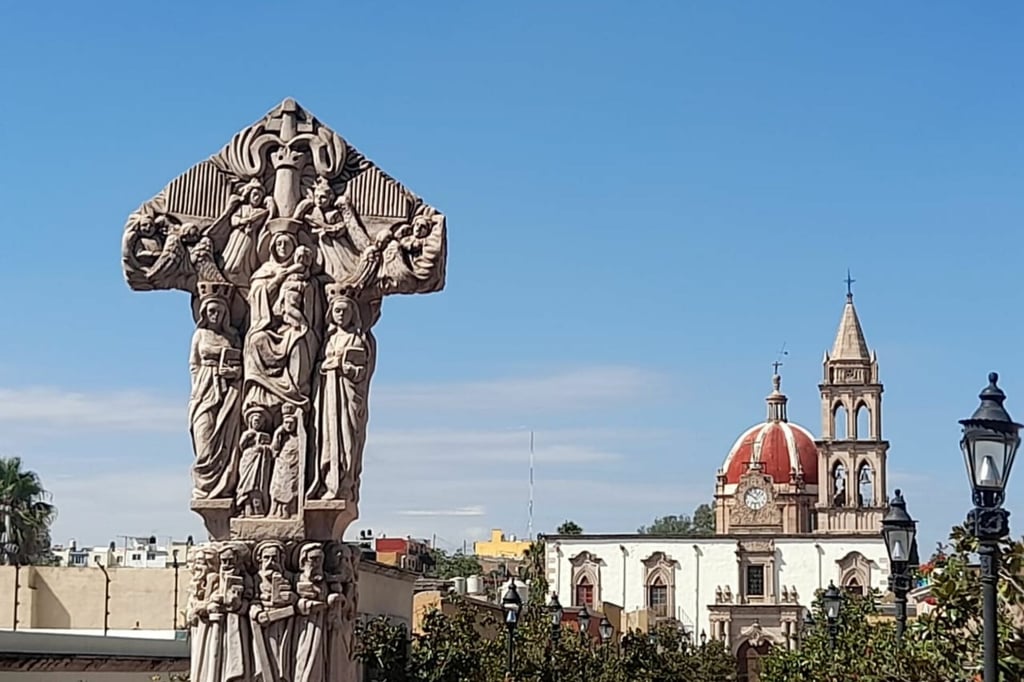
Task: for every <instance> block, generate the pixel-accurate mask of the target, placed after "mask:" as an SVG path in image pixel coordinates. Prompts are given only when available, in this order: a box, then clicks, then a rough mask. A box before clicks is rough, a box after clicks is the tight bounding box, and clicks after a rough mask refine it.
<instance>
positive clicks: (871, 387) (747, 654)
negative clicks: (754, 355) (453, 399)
mask: <svg viewBox="0 0 1024 682" xmlns="http://www.w3.org/2000/svg"><path fill="white" fill-rule="evenodd" d="M780 388H781V379H780V377H779V376H778V374H776V375H775V376H774V377H773V390H772V392H771V394H770V395H769V396H768V397H767V400H766V402H767V412H768V414H767V418H766V420H765V421H763V422H761V423H759V424H757V425H756V426H753V427H751V428H749V429H747V430H746V431H744V432H743V433H742V434H741V435H740V437H739V438H738V439H737V440H736V443H735V444H734V445H733V447H732V448H731V450H730V451H729V453H728V454H727V456H726V457H725V461H724V463H723V465H722V468H721V469H720V470H719V472H718V476H717V481H716V483H715V522H716V533H717V534H716V535H715V536H713V537H658V536H645V535H578V536H569V535H557V536H548V537H547V538H546V540H547V543H546V551H547V565H548V579H549V581H550V582H551V585H552V589H553V590H555V591H556V592H557V594H559V595H560V600H561V602H562V604H563V605H565V606H575V607H578V606H581V605H584V604H585V605H587V607H588V608H598V609H599V608H600V607H601V605H602V604H603V603H606V602H607V603H611V604H616V605H619V606H621V607H622V609H623V611H624V613H625V614H627V618H628V617H629V614H632V613H637V612H642V611H646V613H647V616H648V618H647V622H651V621H654V622H657V621H658V620H669V621H674V622H676V623H678V624H680V625H681V626H682V627H684V628H686V629H687V630H689V631H690V632H692V633H695V634H696V633H700V632H705V633H706V634H707V636H708V637H714V638H716V639H720V640H723V641H725V642H727V643H728V644H729V645H730V646H731V648H732V650H733V651H734V652H735V653H737V655H738V656H739V659H740V668H741V679H751V680H753V679H756V673H754V672H753V671H754V670H755V669H756V665H755V664H754V663H753V662H754V661H755V660H756V658H757V657H759V656H760V655H763V654H764V653H765V651H766V650H767V649H768V647H770V646H794V645H795V644H796V638H797V637H798V634H799V628H800V626H801V623H802V621H803V617H804V612H805V607H806V606H807V605H808V604H810V603H811V602H812V601H813V600H814V597H815V593H816V591H817V590H819V589H824V588H826V587H828V585H829V583H830V582H834V583H835V584H836V585H837V586H841V587H843V588H845V589H847V590H851V591H856V592H863V591H864V590H865V589H870V588H879V589H882V590H884V589H885V588H886V585H887V578H888V558H887V553H886V549H885V544H884V542H883V541H882V538H881V535H880V530H881V525H880V522H881V519H882V517H883V515H884V514H885V512H886V508H887V503H888V497H887V495H886V459H887V453H888V447H889V446H888V443H887V442H886V441H885V440H883V438H882V417H881V407H882V390H883V387H882V384H881V383H880V382H879V379H878V362H877V359H876V357H875V355H874V353H872V352H870V351H869V350H868V346H867V343H866V342H865V339H864V333H863V331H862V329H861V325H860V321H859V319H858V317H857V312H856V310H855V308H854V305H853V296H852V294H849V293H848V294H847V299H846V305H845V308H844V310H843V316H842V320H841V321H840V325H839V331H838V333H837V334H836V339H835V343H834V344H833V347H832V351H831V353H826V355H825V359H824V367H823V378H822V383H821V384H820V385H819V391H820V396H821V406H822V428H821V438H820V439H818V440H815V438H814V437H813V436H812V435H811V433H810V432H809V431H808V430H807V429H805V428H803V427H801V426H798V425H796V424H793V423H791V422H789V421H788V419H787V414H786V405H787V398H786V396H785V395H783V394H782V392H781V390H780ZM639 620H640V619H634V621H632V622H638V621H639ZM748 675H749V676H748Z"/></svg>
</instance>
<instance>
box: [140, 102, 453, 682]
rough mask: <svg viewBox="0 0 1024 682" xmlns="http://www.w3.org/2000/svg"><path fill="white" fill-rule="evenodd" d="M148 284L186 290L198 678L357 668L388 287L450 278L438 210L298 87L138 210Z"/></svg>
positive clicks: (339, 678) (402, 289) (339, 672)
mask: <svg viewBox="0 0 1024 682" xmlns="http://www.w3.org/2000/svg"><path fill="white" fill-rule="evenodd" d="M121 255H122V264H123V267H124V272H125V277H126V278H127V281H128V285H129V286H130V287H132V288H133V289H135V290H138V291H149V290H154V289H177V290H181V291H185V292H188V293H189V294H190V295H191V298H192V312H193V316H194V319H195V322H196V330H195V334H194V335H193V337H192V344H191V348H190V353H189V371H190V375H191V378H192V393H191V398H190V401H189V410H188V422H189V429H190V433H191V435H192V444H193V449H194V452H195V462H194V464H193V467H192V480H193V492H192V504H191V506H192V509H193V511H195V512H196V513H198V514H199V515H200V516H202V517H203V521H204V523H205V524H206V528H207V530H208V532H209V534H210V540H211V542H210V543H209V544H204V545H201V546H200V547H198V548H197V550H196V551H195V552H194V557H193V562H192V566H191V571H192V582H191V596H190V599H189V608H188V619H189V625H190V627H191V630H192V682H326V681H327V680H330V681H331V682H355V667H354V665H353V664H352V661H351V652H352V647H353V640H352V636H353V635H352V633H353V625H354V619H355V618H356V615H357V614H358V609H357V601H356V578H357V575H358V572H357V570H356V561H357V557H358V551H357V550H355V549H353V548H350V547H348V546H346V545H345V544H343V543H342V542H341V539H342V538H343V536H344V533H345V530H346V528H347V527H348V526H349V525H350V524H351V523H352V522H353V521H354V520H355V519H356V518H358V516H359V509H358V502H359V481H360V474H361V472H362V460H363V445H364V443H365V442H366V427H367V422H368V418H369V414H368V403H369V390H370V382H371V379H372V376H373V372H374V369H375V367H376V362H377V341H376V339H375V338H374V335H373V331H372V329H373V326H374V324H375V323H376V322H377V320H378V319H379V318H380V311H381V302H382V299H383V298H384V296H387V295H390V294H415V293H430V292H434V291H439V290H441V289H442V288H443V287H444V279H445V260H446V256H447V241H446V234H445V219H444V216H443V215H441V214H440V213H438V212H437V211H436V210H435V209H433V208H431V207H430V206H428V205H427V204H425V203H424V202H423V200H422V199H420V198H419V197H417V196H416V195H415V194H413V193H412V192H410V191H409V190H408V189H406V188H405V187H403V186H402V185H400V184H399V183H398V182H396V181H395V180H393V179H392V178H391V177H390V176H388V175H386V174H385V173H384V172H382V171H381V170H380V169H379V168H377V166H375V165H374V164H373V163H372V162H371V161H370V160H369V159H367V158H366V157H365V156H363V155H362V154H361V153H360V152H358V151H357V150H356V149H355V148H353V147H352V146H350V145H349V144H348V143H347V142H346V141H345V140H344V139H342V138H341V136H340V135H338V134H337V133H335V132H334V131H332V130H331V129H329V128H328V127H326V126H325V125H323V124H322V123H321V122H320V121H319V120H317V119H316V118H315V117H314V116H313V115H312V114H310V113H309V112H307V111H305V110H304V109H303V108H302V107H300V106H299V105H298V104H296V103H295V102H294V101H293V100H290V99H288V100H285V101H284V102H282V103H281V104H280V105H279V106H278V107H276V108H275V109H273V110H272V111H271V112H270V113H268V114H267V115H266V116H264V117H263V118H262V119H260V120H259V121H257V122H256V123H254V124H253V125H251V126H249V127H248V128H246V129H244V130H242V131H241V132H239V133H238V134H237V135H235V136H234V137H233V138H232V140H231V141H230V142H229V143H228V144H227V145H226V146H225V147H224V149H222V150H221V151H220V152H218V153H217V154H215V155H214V156H212V157H211V158H209V159H207V160H205V161H201V162H200V163H198V164H196V165H195V166H193V167H192V168H190V169H189V170H188V171H186V172H185V173H183V174H182V175H180V176H179V177H177V178H175V179H174V180H172V181H171V183H170V184H169V185H167V187H166V188H164V190H163V191H161V192H160V193H159V194H157V195H156V196H155V197H154V198H153V199H151V200H149V201H147V202H146V203H144V204H143V205H142V206H141V207H139V209H138V210H137V211H136V212H135V213H133V214H132V215H131V216H130V217H129V219H128V224H127V225H126V227H125V232H124V238H123V241H122V254H121Z"/></svg>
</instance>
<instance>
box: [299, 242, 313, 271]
mask: <svg viewBox="0 0 1024 682" xmlns="http://www.w3.org/2000/svg"><path fill="white" fill-rule="evenodd" d="M295 262H296V263H301V264H302V265H305V266H306V267H307V268H308V267H309V266H310V265H312V264H313V251H312V250H310V249H308V248H306V247H305V246H300V247H298V248H296V249H295Z"/></svg>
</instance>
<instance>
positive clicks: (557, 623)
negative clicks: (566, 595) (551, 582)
mask: <svg viewBox="0 0 1024 682" xmlns="http://www.w3.org/2000/svg"><path fill="white" fill-rule="evenodd" d="M548 613H550V614H551V640H552V641H553V642H557V641H558V640H559V639H560V638H561V636H562V615H563V614H564V613H565V610H564V609H563V608H562V604H561V602H559V601H558V595H557V594H555V593H554V592H552V593H551V599H549V600H548Z"/></svg>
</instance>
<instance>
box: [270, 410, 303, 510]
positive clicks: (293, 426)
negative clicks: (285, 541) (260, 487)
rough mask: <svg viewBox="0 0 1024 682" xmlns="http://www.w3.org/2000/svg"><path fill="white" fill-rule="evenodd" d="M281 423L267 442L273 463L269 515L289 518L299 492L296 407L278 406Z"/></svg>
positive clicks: (298, 445)
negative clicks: (270, 440) (272, 455)
mask: <svg viewBox="0 0 1024 682" xmlns="http://www.w3.org/2000/svg"><path fill="white" fill-rule="evenodd" d="M281 414H282V418H281V425H280V426H279V427H277V431H275V432H274V438H273V441H272V442H271V444H270V446H271V449H272V450H273V452H274V467H273V472H272V473H271V476H270V515H271V516H276V517H279V518H284V519H287V518H291V516H292V515H294V514H295V512H296V510H297V504H298V496H299V490H298V488H299V460H300V459H301V456H302V453H301V446H300V444H299V416H300V414H301V413H298V408H297V407H295V406H294V405H289V404H285V405H283V406H282V407H281Z"/></svg>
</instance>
